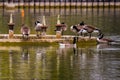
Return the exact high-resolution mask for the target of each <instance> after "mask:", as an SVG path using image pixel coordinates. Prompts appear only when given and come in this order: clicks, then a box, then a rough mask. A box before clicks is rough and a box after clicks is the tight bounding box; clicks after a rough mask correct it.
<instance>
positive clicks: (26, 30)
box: [21, 24, 30, 39]
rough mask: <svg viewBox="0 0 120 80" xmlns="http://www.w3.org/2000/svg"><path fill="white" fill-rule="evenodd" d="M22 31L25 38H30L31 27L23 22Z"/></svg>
mask: <svg viewBox="0 0 120 80" xmlns="http://www.w3.org/2000/svg"><path fill="white" fill-rule="evenodd" d="M21 33H22V36H23V38H24V39H28V37H29V34H30V28H29V27H28V26H26V25H24V24H23V25H22V27H21Z"/></svg>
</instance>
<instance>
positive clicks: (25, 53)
mask: <svg viewBox="0 0 120 80" xmlns="http://www.w3.org/2000/svg"><path fill="white" fill-rule="evenodd" d="M21 54H22V59H23V60H28V59H29V48H28V47H22V53H21Z"/></svg>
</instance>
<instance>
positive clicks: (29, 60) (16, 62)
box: [0, 44, 120, 80]
mask: <svg viewBox="0 0 120 80" xmlns="http://www.w3.org/2000/svg"><path fill="white" fill-rule="evenodd" d="M18 47H19V46H18ZM106 48H114V49H115V50H114V51H112V50H106ZM116 48H119V46H115V45H114V46H113V45H106V44H101V45H99V47H98V45H97V46H91V47H84V48H81V47H76V48H72V47H69V48H58V47H41V46H37V47H34V46H31V47H28V46H27V47H26V46H25V47H19V49H13V48H11V50H9V49H7V48H6V50H5V48H1V49H0V61H1V62H0V79H1V80H3V79H11V80H18V79H20V80H25V79H26V80H35V79H36V80H113V79H115V80H119V73H120V69H119V66H120V65H119V63H120V56H119V55H120V51H119V50H117V49H116ZM2 49H3V50H2ZM103 49H105V50H103Z"/></svg>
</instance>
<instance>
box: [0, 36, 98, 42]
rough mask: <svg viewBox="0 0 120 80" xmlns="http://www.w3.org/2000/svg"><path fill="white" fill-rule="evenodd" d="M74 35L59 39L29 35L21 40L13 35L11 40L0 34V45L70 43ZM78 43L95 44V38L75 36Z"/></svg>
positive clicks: (20, 37)
mask: <svg viewBox="0 0 120 80" xmlns="http://www.w3.org/2000/svg"><path fill="white" fill-rule="evenodd" d="M73 37H74V35H63V36H61V37H58V36H56V35H44V36H40V37H37V36H36V35H35V34H30V36H29V38H28V39H23V37H22V35H21V34H14V37H13V38H9V35H8V34H0V43H20V42H26V43H27V42H28V43H30V42H31V43H42V42H45V43H46V42H48V43H52V42H53V43H54V42H63V41H68V42H70V43H72V41H73ZM77 37H78V42H81V43H86V42H90V43H91V42H94V43H96V37H91V39H89V37H82V36H77Z"/></svg>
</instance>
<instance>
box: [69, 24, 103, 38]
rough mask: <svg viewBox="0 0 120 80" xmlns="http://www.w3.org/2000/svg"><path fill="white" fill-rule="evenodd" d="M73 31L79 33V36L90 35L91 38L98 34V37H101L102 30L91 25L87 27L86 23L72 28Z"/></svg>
mask: <svg viewBox="0 0 120 80" xmlns="http://www.w3.org/2000/svg"><path fill="white" fill-rule="evenodd" d="M71 30H72V31H74V32H77V33H78V34H81V36H82V35H83V33H84V34H86V33H88V34H89V38H91V34H92V33H97V34H98V35H101V30H99V29H98V28H96V27H93V26H90V25H85V24H84V22H81V23H80V24H78V25H74V26H71Z"/></svg>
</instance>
